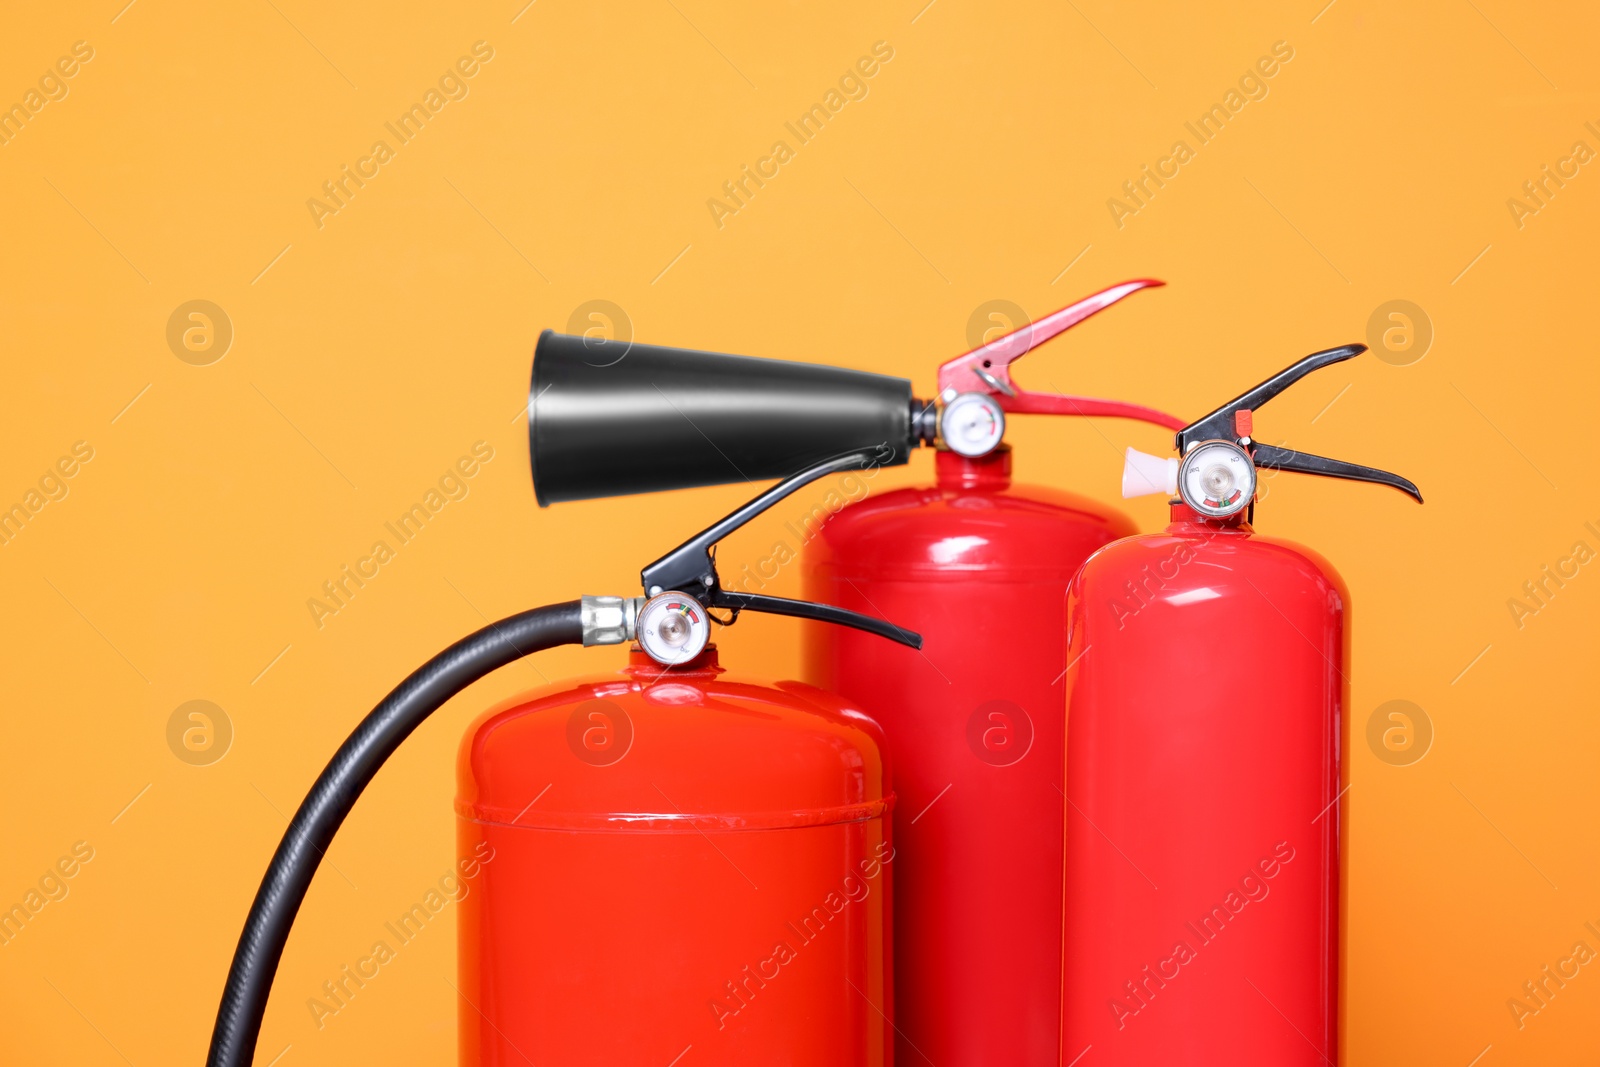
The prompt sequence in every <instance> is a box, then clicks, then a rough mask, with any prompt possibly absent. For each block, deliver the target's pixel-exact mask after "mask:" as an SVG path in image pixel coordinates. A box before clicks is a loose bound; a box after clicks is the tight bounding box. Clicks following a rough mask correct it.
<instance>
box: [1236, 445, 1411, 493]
mask: <svg viewBox="0 0 1600 1067" xmlns="http://www.w3.org/2000/svg"><path fill="white" fill-rule="evenodd" d="M1250 458H1251V459H1253V460H1255V464H1256V466H1257V467H1265V468H1267V469H1268V470H1276V471H1295V472H1296V473H1298V474H1320V475H1323V476H1324V477H1328V478H1348V479H1350V480H1351V481H1353V482H1375V483H1377V484H1378V485H1387V486H1391V487H1393V488H1395V489H1398V490H1400V491H1401V492H1402V493H1405V494H1406V495H1407V496H1410V497H1412V498H1414V499H1415V500H1416V502H1417V503H1419V504H1420V503H1422V490H1420V489H1418V488H1417V486H1416V483H1415V482H1413V481H1411V480H1410V479H1409V478H1402V477H1400V476H1399V475H1398V474H1390V473H1389V472H1388V471H1381V470H1379V469H1378V468H1376V467H1363V466H1362V465H1361V464H1359V463H1346V462H1345V461H1344V460H1342V459H1328V458H1327V457H1325V456H1313V455H1312V454H1311V453H1309V452H1296V451H1294V450H1293V449H1289V448H1279V447H1278V446H1276V445H1263V444H1257V445H1256V446H1255V447H1254V449H1252V450H1251V453H1250Z"/></svg>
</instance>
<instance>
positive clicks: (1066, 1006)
mask: <svg viewBox="0 0 1600 1067" xmlns="http://www.w3.org/2000/svg"><path fill="white" fill-rule="evenodd" d="M1364 350H1365V346H1363V345H1347V346H1345V347H1342V348H1334V349H1329V350H1328V351H1324V352H1318V353H1315V354H1313V355H1310V356H1307V357H1306V358H1305V359H1303V360H1301V361H1299V362H1298V363H1296V364H1294V365H1293V366H1291V367H1289V368H1288V369H1286V370H1284V371H1283V372H1281V373H1280V374H1278V375H1276V376H1274V377H1273V378H1271V379H1269V380H1268V381H1266V382H1264V383H1263V384H1261V385H1259V386H1256V387H1255V388H1253V389H1251V390H1250V391H1248V392H1246V393H1245V394H1244V395H1243V396H1240V397H1238V398H1237V399H1235V400H1232V401H1230V402H1228V403H1227V404H1224V405H1223V406H1222V407H1220V408H1218V409H1217V410H1216V411H1213V412H1212V413H1211V414H1209V415H1207V416H1206V417H1205V418H1203V419H1200V420H1199V421H1198V422H1195V423H1192V424H1191V425H1189V426H1186V427H1184V428H1183V429H1182V430H1180V431H1179V432H1178V434H1177V450H1178V453H1179V458H1176V459H1159V458H1156V457H1153V456H1143V455H1140V454H1138V453H1135V452H1133V450H1132V449H1130V450H1129V455H1128V463H1127V467H1126V469H1125V472H1124V476H1123V494H1124V495H1125V496H1137V495H1143V494H1146V493H1166V494H1167V495H1169V496H1173V495H1176V497H1177V499H1175V500H1174V501H1173V505H1172V523H1171V525H1170V526H1168V527H1167V528H1166V530H1165V531H1164V532H1162V533H1158V534H1147V535H1142V536H1138V537H1130V538H1127V539H1126V540H1122V541H1118V542H1117V543H1115V544H1113V545H1110V546H1108V547H1107V548H1105V549H1102V550H1101V551H1100V552H1098V553H1096V554H1095V555H1094V556H1093V557H1092V558H1090V560H1089V561H1088V563H1086V564H1085V565H1084V567H1083V570H1082V571H1080V572H1079V573H1078V576H1077V577H1076V579H1074V581H1073V583H1072V592H1071V597H1070V600H1069V603H1068V608H1067V611H1068V644H1067V657H1068V661H1069V663H1070V664H1071V666H1070V667H1069V669H1068V671H1067V694H1068V695H1067V731H1068V735H1067V782H1066V799H1067V803H1066V805H1065V808H1066V862H1065V871H1066V904H1065V914H1066V935H1065V980H1064V982H1063V984H1062V997H1063V1004H1062V1017H1063V1021H1064V1038H1065V1046H1064V1049H1063V1062H1064V1063H1070V1062H1076V1061H1077V1059H1078V1058H1079V1057H1081V1058H1082V1061H1083V1063H1084V1064H1090V1063H1093V1064H1096V1065H1108V1067H1109V1065H1115V1064H1126V1065H1130V1067H1131V1065H1145V1064H1152V1063H1183V1064H1191V1065H1194V1067H1213V1065H1214V1067H1221V1065H1223V1064H1228V1065H1236V1064H1263V1065H1265V1064H1272V1065H1275V1067H1281V1065H1303V1067H1313V1065H1322V1064H1334V1063H1338V1062H1339V1042H1338V1021H1339V1019H1338V1016H1339V985H1340V975H1341V971H1340V963H1339V954H1340V938H1339V928H1340V921H1341V867H1340V859H1341V855H1342V842H1341V838H1342V836H1343V834H1344V833H1345V832H1346V826H1345V824H1344V822H1343V820H1342V818H1341V813H1340V805H1339V799H1340V797H1341V796H1342V795H1343V791H1344V790H1345V789H1346V788H1347V787H1348V784H1349V783H1348V779H1347V777H1346V768H1345V764H1344V760H1343V753H1344V751H1345V750H1346V748H1347V747H1348V745H1349V741H1350V722H1349V713H1348V696H1349V671H1350V661H1349V655H1348V644H1347V639H1348V631H1347V630H1346V624H1345V620H1346V613H1347V612H1348V610H1349V601H1350V595H1349V592H1348V591H1347V590H1346V588H1345V585H1344V583H1343V582H1342V581H1341V580H1340V578H1339V576H1338V574H1337V573H1336V572H1335V571H1334V569H1333V568H1332V567H1331V566H1329V564H1328V563H1327V561H1326V560H1324V559H1322V558H1321V557H1320V556H1318V555H1317V554H1316V553H1314V552H1312V551H1310V550H1309V549H1306V548H1303V547H1301V546H1299V545H1295V544H1292V543H1290V542H1287V541H1280V540H1277V539H1274V538H1267V537H1261V536H1258V535H1257V534H1256V533H1255V531H1254V530H1253V529H1252V527H1251V524H1250V516H1251V513H1252V512H1253V509H1254V502H1255V500H1256V499H1257V495H1258V494H1257V472H1258V471H1259V470H1276V471H1298V472H1301V473H1305V474H1321V475H1326V476H1330V477H1336V478H1351V479H1356V480H1360V481H1368V482H1376V483H1378V484H1382V485H1389V486H1393V487H1395V488H1397V489H1400V490H1402V491H1403V492H1405V493H1408V494H1410V495H1411V496H1413V497H1415V498H1416V499H1417V501H1418V502H1419V503H1420V502H1421V500H1422V496H1421V493H1419V492H1418V490H1417V487H1416V486H1415V485H1413V484H1412V483H1411V482H1409V481H1407V480H1406V479H1404V478H1401V477H1398V476H1397V475H1393V474H1389V473H1386V472H1384V471H1380V470H1374V469H1372V468H1370V467H1362V466H1357V465H1356V464H1353V463H1345V462H1342V461H1340V460H1332V459H1324V458H1322V457H1320V456H1313V455H1308V454H1306V453H1303V452H1297V451H1293V450H1291V449H1288V448H1283V447H1279V446H1276V445H1270V444H1265V443H1263V442H1260V441H1258V440H1256V439H1255V437H1254V431H1253V426H1252V423H1253V415H1254V412H1255V411H1256V410H1257V409H1259V408H1260V407H1261V405H1262V404H1264V403H1266V402H1267V401H1268V400H1270V399H1272V398H1273V397H1274V396H1276V395H1277V394H1278V393H1280V392H1282V391H1283V390H1284V389H1285V388H1287V387H1288V386H1290V385H1292V384H1293V383H1294V382H1296V381H1298V380H1299V379H1300V378H1302V377H1304V376H1305V375H1306V374H1308V373H1310V372H1311V371H1313V370H1316V369H1318V368H1320V367H1325V366H1328V365H1329V364H1333V363H1338V362H1340V361H1342V360H1346V359H1350V358H1351V357H1353V356H1356V355H1358V354H1359V353H1361V352H1362V351H1364Z"/></svg>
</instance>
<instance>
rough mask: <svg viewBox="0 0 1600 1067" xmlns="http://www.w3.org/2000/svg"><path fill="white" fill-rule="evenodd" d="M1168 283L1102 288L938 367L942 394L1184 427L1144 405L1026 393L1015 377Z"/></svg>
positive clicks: (1012, 407)
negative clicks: (1109, 312)
mask: <svg viewBox="0 0 1600 1067" xmlns="http://www.w3.org/2000/svg"><path fill="white" fill-rule="evenodd" d="M1165 284H1166V282H1162V281H1157V280H1156V279H1154V278H1136V279H1134V280H1132V281H1127V282H1123V283H1122V284H1121V285H1113V286H1111V287H1110V288H1109V289H1102V290H1101V291H1100V292H1098V293H1095V294H1094V295H1092V296H1088V297H1085V298H1084V299H1082V300H1080V301H1078V302H1077V303H1076V304H1072V305H1069V306H1068V307H1064V308H1062V309H1061V310H1060V311H1055V312H1052V313H1051V314H1049V315H1046V316H1045V317H1044V318H1042V319H1040V320H1039V321H1038V322H1034V323H1030V324H1029V325H1027V326H1023V327H1022V328H1021V329H1017V330H1013V331H1011V332H1010V333H1008V334H1006V335H1005V336H1004V337H997V338H995V339H994V340H993V341H990V342H989V343H988V344H986V345H983V346H981V347H979V348H975V349H973V350H972V351H971V352H968V353H967V354H966V355H964V356H958V357H957V358H955V359H952V360H950V361H949V362H948V363H945V364H943V365H942V366H940V368H939V392H940V395H942V396H948V395H950V393H951V392H954V393H984V394H987V395H989V396H992V397H994V398H995V400H996V402H997V403H998V404H999V405H1000V409H1001V410H1002V411H1006V412H1012V413H1015V414H1019V415H1100V416H1105V417H1108V418H1118V419H1137V420H1139V421H1140V422H1149V423H1154V424H1155V425H1157V426H1161V427H1164V428H1166V429H1168V430H1181V429H1183V425H1184V424H1183V420H1182V419H1179V418H1176V417H1174V416H1172V415H1168V414H1167V413H1166V412H1163V411H1157V410H1156V409H1154V408H1147V407H1144V406H1143V405H1140V404H1125V403H1122V402H1121V401H1117V400H1099V399H1096V398H1094V397H1087V396H1063V395H1061V394H1058V393H1038V392H1034V391H1032V390H1029V389H1023V388H1021V387H1020V386H1018V385H1017V383H1016V382H1014V381H1012V379H1011V364H1012V363H1015V362H1016V361H1017V360H1018V359H1020V358H1022V357H1023V356H1025V355H1027V354H1028V353H1029V352H1031V351H1033V350H1034V349H1035V348H1038V347H1039V346H1040V345H1042V344H1044V343H1045V342H1046V341H1048V340H1050V339H1051V338H1052V337H1055V336H1057V335H1058V334H1061V333H1063V332H1065V331H1067V330H1070V329H1071V328H1072V327H1074V326H1076V325H1077V324H1078V323H1080V322H1082V321H1083V320H1084V319H1087V318H1089V317H1090V316H1091V315H1094V314H1097V313H1099V312H1101V311H1104V310H1105V309H1106V308H1108V307H1110V306H1111V305H1112V304H1115V303H1116V302H1117V301H1119V300H1121V299H1122V298H1123V297H1125V296H1128V295H1129V294H1131V293H1136V292H1138V291H1139V290H1141V289H1153V288H1157V287H1159V286H1163V285H1165Z"/></svg>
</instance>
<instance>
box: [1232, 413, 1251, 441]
mask: <svg viewBox="0 0 1600 1067" xmlns="http://www.w3.org/2000/svg"><path fill="white" fill-rule="evenodd" d="M1233 432H1234V435H1235V436H1238V437H1254V436H1255V412H1253V411H1251V410H1250V409H1249V408H1240V409H1239V410H1238V411H1235V412H1234V413H1233Z"/></svg>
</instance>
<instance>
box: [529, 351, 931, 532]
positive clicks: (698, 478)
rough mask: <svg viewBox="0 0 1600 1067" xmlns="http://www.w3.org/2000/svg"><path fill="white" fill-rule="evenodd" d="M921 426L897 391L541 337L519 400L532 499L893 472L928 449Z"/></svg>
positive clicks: (844, 379)
mask: <svg viewBox="0 0 1600 1067" xmlns="http://www.w3.org/2000/svg"><path fill="white" fill-rule="evenodd" d="M931 414H932V407H931V405H924V404H922V403H921V402H920V401H917V400H915V399H913V398H912V396H911V383H910V382H909V381H908V380H906V379H904V378H893V377H889V376H887V375H882V374H869V373H866V372H864V371H855V370H844V369H841V368H838V367H826V366H818V365H814V364H810V363H791V362H787V361H784V360H776V359H757V358H753V357H750V356H729V355H722V354H719V353H716V352H697V351H694V350H693V349H687V348H664V347H661V346H659V345H644V344H638V343H637V342H631V341H606V340H600V339H598V338H593V337H580V336H574V335H570V334H559V333H555V332H553V331H550V330H546V331H545V332H544V333H543V334H541V335H540V336H539V343H538V346H537V347H536V348H535V349H534V354H533V382H532V385H531V387H530V389H529V391H528V447H529V454H530V455H531V456H532V459H533V488H534V495H535V496H536V497H537V498H538V501H539V504H540V506H541V507H542V506H545V505H549V504H554V503H560V502H562V501H568V500H588V499H593V498H595V497H608V496H625V495H628V494H632V493H650V492H657V491H660V490H665V489H686V488H689V487H691V486H700V485H721V484H725V483H728V482H758V481H769V480H772V479H776V478H788V477H790V476H791V475H793V474H794V473H795V472H796V471H801V470H805V469H807V468H809V467H812V466H814V465H815V464H817V463H820V462H823V461H825V460H827V459H830V458H831V457H834V456H838V455H840V454H842V453H845V452H861V451H870V452H872V453H873V454H874V458H873V462H874V463H875V464H876V465H880V466H897V465H900V464H903V463H905V462H907V461H908V460H909V459H910V454H911V450H912V449H913V448H915V447H917V445H919V444H920V443H921V442H922V441H923V440H928V439H931V433H930V421H931Z"/></svg>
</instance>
